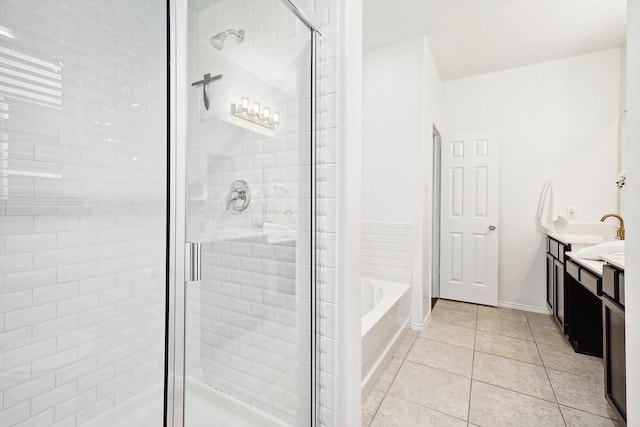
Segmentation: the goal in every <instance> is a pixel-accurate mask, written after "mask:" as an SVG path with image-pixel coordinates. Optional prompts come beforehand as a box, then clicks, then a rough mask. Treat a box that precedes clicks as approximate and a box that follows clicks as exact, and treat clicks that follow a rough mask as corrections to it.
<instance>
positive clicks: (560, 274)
mask: <svg viewBox="0 0 640 427" xmlns="http://www.w3.org/2000/svg"><path fill="white" fill-rule="evenodd" d="M570 250H571V246H570V245H565V244H564V243H561V242H558V241H557V240H555V239H552V238H551V237H547V305H548V306H549V308H550V309H551V311H552V313H553V317H554V318H555V319H556V322H557V323H558V326H560V329H561V330H562V333H563V334H566V333H567V307H566V302H567V298H566V289H565V269H564V263H565V253H566V252H568V251H570Z"/></svg>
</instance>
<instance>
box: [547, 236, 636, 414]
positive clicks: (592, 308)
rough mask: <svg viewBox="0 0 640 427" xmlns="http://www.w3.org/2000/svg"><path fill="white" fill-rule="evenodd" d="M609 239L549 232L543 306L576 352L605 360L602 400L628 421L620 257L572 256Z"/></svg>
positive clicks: (622, 275) (622, 264) (621, 255)
mask: <svg viewBox="0 0 640 427" xmlns="http://www.w3.org/2000/svg"><path fill="white" fill-rule="evenodd" d="M611 240H613V238H606V237H605V238H603V237H602V236H596V235H577V234H561V233H548V235H547V251H546V252H547V253H546V268H547V304H548V306H549V308H550V310H551V312H552V313H553V317H554V319H555V320H556V323H557V324H558V326H559V327H560V329H561V330H562V332H563V333H564V335H565V336H566V338H567V340H568V342H569V343H570V344H571V345H572V347H573V348H574V350H575V351H576V352H578V353H583V354H588V355H591V356H596V357H603V361H604V368H605V369H604V371H605V375H604V378H603V381H604V385H605V387H604V388H605V397H606V399H607V401H608V402H609V403H610V405H611V407H612V408H613V409H614V410H615V412H616V415H617V416H618V418H619V419H620V420H622V422H621V423H620V424H621V425H623V424H625V423H626V360H625V315H624V296H625V291H624V255H623V254H611V255H608V256H607V255H603V256H602V257H601V258H602V259H601V260H591V259H583V258H580V257H578V256H576V255H575V253H576V252H577V251H578V250H579V249H582V248H585V247H588V246H594V245H597V244H601V243H603V242H606V241H611Z"/></svg>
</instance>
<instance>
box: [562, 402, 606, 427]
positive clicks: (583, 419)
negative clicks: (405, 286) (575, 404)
mask: <svg viewBox="0 0 640 427" xmlns="http://www.w3.org/2000/svg"><path fill="white" fill-rule="evenodd" d="M560 410H561V411H562V415H563V416H564V421H565V422H566V423H567V427H587V426H588V427H616V423H615V421H613V420H612V419H611V418H605V417H601V416H600V415H593V414H589V413H587V412H583V411H578V410H577V409H573V408H568V407H566V406H562V405H560Z"/></svg>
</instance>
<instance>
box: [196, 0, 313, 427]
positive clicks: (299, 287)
mask: <svg viewBox="0 0 640 427" xmlns="http://www.w3.org/2000/svg"><path fill="white" fill-rule="evenodd" d="M188 28H189V30H188V53H187V58H188V69H187V78H188V84H189V90H188V112H187V118H186V122H187V148H186V151H187V153H186V157H187V161H186V164H187V165H186V195H187V201H186V237H187V240H188V241H190V242H194V243H195V244H197V245H199V253H200V257H199V260H200V268H199V269H198V271H197V272H193V273H198V274H197V276H199V277H194V278H193V279H195V280H194V281H190V282H188V283H187V285H186V297H185V298H186V320H185V321H186V327H185V334H186V344H185V347H186V351H185V410H184V413H185V425H186V426H188V427H196V426H212V425H220V426H229V425H233V426H242V425H246V426H269V425H291V426H298V425H309V424H310V420H311V412H312V411H311V401H312V398H311V396H312V380H311V378H312V368H311V367H312V336H313V334H312V330H313V327H312V315H313V309H312V300H313V298H312V290H311V289H312V288H311V283H312V271H311V267H310V266H311V256H312V253H311V244H312V239H311V229H312V216H311V214H312V206H311V201H312V197H311V196H312V169H311V167H310V165H311V156H312V150H311V146H312V144H311V111H312V110H311V95H312V93H311V89H312V88H311V81H312V74H311V73H312V67H311V64H312V33H311V31H310V30H309V29H308V28H307V27H306V26H305V25H304V24H303V23H302V22H301V21H299V19H298V18H297V17H296V15H295V14H294V13H293V12H292V11H291V10H290V9H289V8H287V7H286V6H285V4H284V3H283V2H282V1H281V0H263V1H253V0H221V1H197V0H192V1H190V2H189V3H188ZM194 247H195V245H194ZM194 252H196V251H194ZM198 279H199V280H198Z"/></svg>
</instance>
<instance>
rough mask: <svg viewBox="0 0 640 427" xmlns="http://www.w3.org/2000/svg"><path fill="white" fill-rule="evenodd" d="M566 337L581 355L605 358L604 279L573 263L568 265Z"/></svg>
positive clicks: (568, 262) (566, 278)
mask: <svg viewBox="0 0 640 427" xmlns="http://www.w3.org/2000/svg"><path fill="white" fill-rule="evenodd" d="M566 271H567V275H566V276H565V292H566V294H565V295H566V298H567V302H568V304H566V307H567V318H568V319H570V322H569V324H568V325H567V336H568V337H569V342H570V343H571V345H572V346H573V348H574V350H575V351H576V352H578V353H583V354H588V355H591V356H596V357H602V301H601V300H600V296H599V295H600V293H601V289H602V285H601V279H600V277H599V276H596V275H594V274H593V273H591V272H590V271H588V270H587V269H586V268H583V267H581V266H580V265H578V264H577V263H575V262H574V261H573V260H572V259H568V260H567V262H566Z"/></svg>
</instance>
